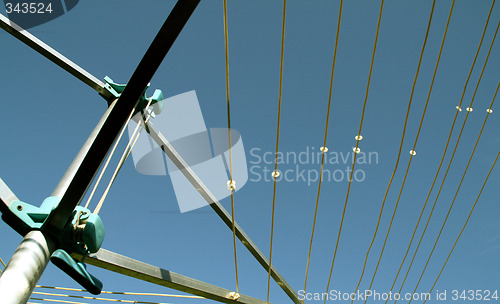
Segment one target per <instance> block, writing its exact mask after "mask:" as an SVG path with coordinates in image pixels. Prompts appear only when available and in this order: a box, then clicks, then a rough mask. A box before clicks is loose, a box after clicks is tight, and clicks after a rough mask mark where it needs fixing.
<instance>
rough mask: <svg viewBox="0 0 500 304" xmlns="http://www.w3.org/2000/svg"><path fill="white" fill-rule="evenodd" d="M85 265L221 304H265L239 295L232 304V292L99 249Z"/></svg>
mask: <svg viewBox="0 0 500 304" xmlns="http://www.w3.org/2000/svg"><path fill="white" fill-rule="evenodd" d="M72 256H73V257H74V258H76V259H78V260H81V259H82V258H83V257H82V256H81V255H79V254H76V253H74V254H72ZM85 263H87V264H90V265H94V266H96V267H99V268H103V269H107V270H110V271H114V272H117V273H120V274H123V275H126V276H129V277H133V278H136V279H139V280H143V281H147V282H150V283H153V284H157V285H161V286H165V287H168V288H171V289H175V290H178V291H182V292H186V293H190V294H193V295H197V296H202V297H205V298H207V299H211V300H214V301H219V302H222V303H244V304H265V303H266V302H265V301H262V300H258V299H255V298H252V297H249V296H245V295H242V294H240V297H239V298H238V299H237V300H233V299H231V297H232V296H233V294H234V292H232V291H230V290H227V289H224V288H221V287H218V286H215V285H211V284H208V283H205V282H202V281H198V280H195V279H192V278H189V277H186V276H183V275H181V274H178V273H175V272H172V271H169V270H165V269H162V268H159V267H156V266H153V265H149V264H146V263H143V262H140V261H137V260H134V259H131V258H129V257H126V256H123V255H120V254H117V253H114V252H112V251H108V250H105V249H101V250H99V251H98V252H97V253H95V254H91V255H90V256H88V257H86V258H85Z"/></svg>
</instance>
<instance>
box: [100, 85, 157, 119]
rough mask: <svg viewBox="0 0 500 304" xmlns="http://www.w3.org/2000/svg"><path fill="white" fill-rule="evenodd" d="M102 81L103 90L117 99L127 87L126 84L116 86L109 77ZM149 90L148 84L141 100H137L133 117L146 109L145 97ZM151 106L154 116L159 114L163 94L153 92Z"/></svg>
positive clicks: (146, 99)
mask: <svg viewBox="0 0 500 304" xmlns="http://www.w3.org/2000/svg"><path fill="white" fill-rule="evenodd" d="M104 81H106V84H105V85H104V88H105V89H106V90H108V91H109V92H110V93H111V94H112V95H113V96H114V97H116V98H119V97H120V95H121V94H122V92H123V90H124V89H125V87H126V86H127V85H126V84H118V83H115V82H113V79H111V78H110V77H108V76H106V77H104ZM148 88H149V84H148V86H147V87H146V89H144V92H143V93H142V95H141V98H140V99H139V103H138V104H137V107H136V108H135V112H134V115H135V114H137V113H139V112H141V111H142V110H144V108H146V106H147V104H148V101H149V98H147V97H146V90H147V89H148ZM151 99H152V101H151V105H152V106H153V112H154V114H155V115H158V114H160V112H161V110H162V109H163V92H162V91H161V90H158V89H157V90H155V91H154V93H153V96H151Z"/></svg>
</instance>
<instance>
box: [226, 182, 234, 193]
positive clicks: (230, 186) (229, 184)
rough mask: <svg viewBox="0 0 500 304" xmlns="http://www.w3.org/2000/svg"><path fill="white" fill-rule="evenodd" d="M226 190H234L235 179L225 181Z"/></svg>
mask: <svg viewBox="0 0 500 304" xmlns="http://www.w3.org/2000/svg"><path fill="white" fill-rule="evenodd" d="M227 190H229V191H234V190H236V181H234V180H232V181H231V180H228V181H227Z"/></svg>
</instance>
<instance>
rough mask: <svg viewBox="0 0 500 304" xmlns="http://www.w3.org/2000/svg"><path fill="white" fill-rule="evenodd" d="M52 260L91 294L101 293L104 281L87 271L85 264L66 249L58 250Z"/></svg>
mask: <svg viewBox="0 0 500 304" xmlns="http://www.w3.org/2000/svg"><path fill="white" fill-rule="evenodd" d="M50 260H51V261H52V263H54V265H56V266H57V267H58V268H59V269H61V270H62V271H64V272H65V273H66V274H68V275H69V276H70V277H71V278H73V280H75V281H77V282H78V283H79V284H80V285H81V286H82V287H83V288H85V289H86V290H87V291H88V292H90V293H91V294H94V295H98V294H100V293H101V291H102V282H101V281H99V279H97V278H96V277H94V276H93V275H91V274H90V273H89V272H88V271H87V267H86V266H85V264H83V263H82V262H77V261H75V260H74V259H73V258H72V257H71V256H70V255H69V254H68V253H67V252H66V251H64V250H62V249H58V250H56V251H55V252H54V253H53V254H52V256H51V257H50Z"/></svg>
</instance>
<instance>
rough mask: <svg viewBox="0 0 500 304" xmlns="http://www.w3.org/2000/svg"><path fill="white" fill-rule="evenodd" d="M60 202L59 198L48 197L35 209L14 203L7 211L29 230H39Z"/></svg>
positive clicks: (18, 202) (22, 203) (21, 203)
mask: <svg viewBox="0 0 500 304" xmlns="http://www.w3.org/2000/svg"><path fill="white" fill-rule="evenodd" d="M60 200H61V199H60V198H59V197H54V196H51V197H48V198H46V199H45V200H44V201H43V203H42V205H41V206H40V207H35V206H32V205H30V204H28V203H25V202H21V201H15V202H13V203H12V204H11V205H10V206H9V209H10V211H11V212H12V213H13V214H14V215H15V216H17V217H18V218H19V219H20V220H21V221H23V222H24V224H26V225H27V226H28V227H29V228H31V229H30V230H33V229H40V228H42V225H43V223H44V222H45V220H46V219H47V217H48V216H49V214H50V213H51V212H52V210H54V209H55V208H56V207H57V205H58V204H59V201H60ZM13 228H14V227H13Z"/></svg>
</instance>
